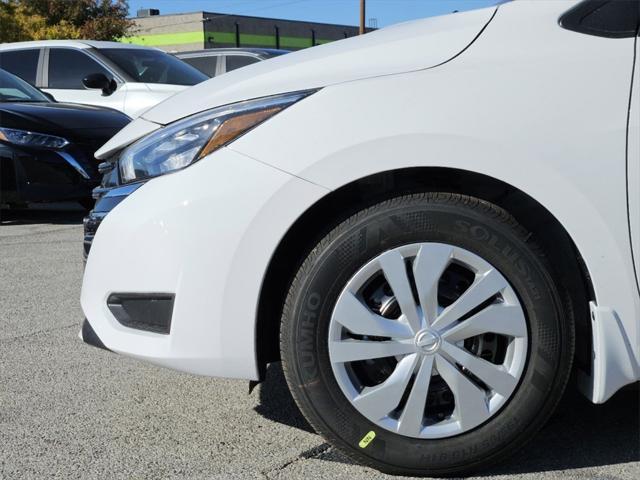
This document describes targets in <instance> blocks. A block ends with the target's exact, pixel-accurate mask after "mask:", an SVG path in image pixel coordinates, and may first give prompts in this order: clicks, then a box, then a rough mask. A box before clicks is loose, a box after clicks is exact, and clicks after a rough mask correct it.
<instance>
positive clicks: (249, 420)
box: [0, 209, 640, 480]
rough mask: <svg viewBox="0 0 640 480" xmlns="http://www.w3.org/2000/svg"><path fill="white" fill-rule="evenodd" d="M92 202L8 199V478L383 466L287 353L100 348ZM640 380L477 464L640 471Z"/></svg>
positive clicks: (309, 475)
mask: <svg viewBox="0 0 640 480" xmlns="http://www.w3.org/2000/svg"><path fill="white" fill-rule="evenodd" d="M82 215H83V213H82V212H81V211H80V210H75V211H62V210H56V209H53V210H47V211H24V212H17V213H16V212H13V213H11V214H8V213H7V212H1V213H0V326H1V327H2V328H1V329H0V479H21V480H22V479H30V478H37V479H40V478H65V479H67V478H82V479H93V478H96V479H98V478H99V479H103V478H109V479H112V478H123V479H124V478H126V479H129V478H135V479H147V478H148V479H159V478H189V479H216V478H225V479H226V478H261V479H296V478H305V479H313V478H328V479H329V478H330V479H349V480H356V479H366V480H371V479H378V478H398V477H386V476H384V475H381V474H380V473H378V472H376V471H374V470H371V469H368V468H363V467H360V466H358V465H355V464H354V463H352V462H351V461H350V460H349V459H347V458H345V457H344V456H342V455H341V454H340V453H339V452H337V451H336V450H334V449H333V448H331V447H330V446H329V445H327V444H326V443H325V442H324V441H323V440H322V438H321V437H319V436H318V435H316V434H315V433H313V432H312V431H311V429H310V428H309V426H308V425H307V423H306V422H305V420H304V419H303V417H302V416H301V414H300V413H299V411H298V410H297V408H296V406H295V404H294V403H293V400H292V399H291V396H290V395H289V392H288V390H287V387H286V384H285V381H284V378H283V376H282V372H281V370H280V367H279V365H272V366H270V367H269V369H268V379H267V381H266V382H265V383H264V384H262V385H260V386H259V387H258V388H256V389H255V390H254V392H253V393H252V394H251V395H249V393H248V383H247V382H243V381H235V380H225V379H209V378H202V377H196V376H192V375H187V374H182V373H177V372H172V371H169V370H164V369H161V368H157V367H154V366H150V365H146V364H144V363H140V362H137V361H135V360H132V359H127V358H124V357H121V356H118V355H115V354H112V353H109V352H105V351H102V350H99V349H96V348H92V347H90V346H88V345H85V344H83V343H82V342H81V341H80V340H79V339H78V331H79V329H80V325H81V321H82V319H83V316H82V311H81V309H80V305H79V296H80V285H81V280H82V255H81V251H82ZM639 411H640V398H639V392H638V389H637V388H632V389H628V390H624V391H621V392H619V393H618V394H616V395H615V396H614V398H613V399H612V400H611V401H610V402H608V403H607V404H605V405H591V404H589V403H588V402H587V401H586V400H585V399H584V398H582V397H581V396H580V395H578V394H576V393H574V392H572V391H570V392H569V394H568V395H567V396H566V398H565V400H564V401H563V402H562V404H561V406H560V408H559V410H558V412H557V413H556V414H555V415H554V417H553V418H552V419H551V421H550V422H549V424H548V425H547V426H546V427H545V428H544V429H543V430H542V432H541V433H540V434H539V435H538V436H537V437H536V438H534V439H533V440H532V442H531V443H530V444H529V446H528V447H527V448H526V449H525V450H524V451H523V452H521V453H520V454H519V455H518V456H517V457H516V458H514V459H512V460H511V461H509V462H508V463H506V464H504V465H501V466H500V467H498V468H495V469H494V470H492V471H490V472H486V474H485V475H484V476H482V477H477V478H486V479H489V478H491V479H493V478H500V479H506V478H521V479H580V480H585V479H598V480H600V479H610V480H613V479H629V480H632V479H633V480H637V479H640V418H639Z"/></svg>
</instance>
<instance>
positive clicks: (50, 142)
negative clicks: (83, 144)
mask: <svg viewBox="0 0 640 480" xmlns="http://www.w3.org/2000/svg"><path fill="white" fill-rule="evenodd" d="M0 140H4V141H5V142H9V143H13V144H15V145H22V146H24V147H40V148H53V149H56V150H59V149H61V148H64V147H66V146H67V145H69V142H68V141H67V140H66V139H65V138H62V137H56V136H55V135H46V134H44V133H36V132H29V131H27V130H15V129H13V128H0Z"/></svg>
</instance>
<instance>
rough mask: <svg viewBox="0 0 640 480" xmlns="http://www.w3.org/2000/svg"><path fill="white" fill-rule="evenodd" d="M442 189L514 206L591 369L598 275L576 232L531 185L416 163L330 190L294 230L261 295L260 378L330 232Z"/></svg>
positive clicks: (584, 365)
mask: <svg viewBox="0 0 640 480" xmlns="http://www.w3.org/2000/svg"><path fill="white" fill-rule="evenodd" d="M427 191H432V192H436V191H442V192H449V193H460V194H465V195H470V196H474V197H477V198H480V199H482V200H486V201H489V202H491V203H494V204H496V205H498V206H499V207H501V208H503V209H505V210H506V211H508V212H509V213H510V214H511V215H513V216H514V217H515V218H516V220H517V221H518V222H519V223H520V224H521V225H522V226H523V227H524V228H525V229H527V231H529V232H530V233H531V235H532V236H533V237H534V239H535V240H536V242H537V243H538V244H539V245H540V246H541V247H542V249H543V250H544V252H545V254H546V255H547V256H548V257H549V260H550V263H551V264H552V265H557V268H556V269H555V270H556V271H555V272H554V273H555V275H556V277H557V280H558V281H560V282H562V284H563V285H565V286H566V290H567V293H568V295H569V297H570V298H569V300H570V304H571V307H572V310H573V313H574V316H575V321H576V337H577V338H576V340H577V342H576V365H577V366H578V367H579V368H581V369H582V370H584V371H586V372H589V371H590V368H591V355H592V332H591V322H590V314H589V301H590V300H595V293H594V288H593V284H592V282H591V277H590V275H589V272H588V270H587V267H586V264H585V263H584V261H583V260H582V256H581V254H580V252H579V251H578V248H577V246H576V244H575V242H574V241H573V239H572V238H571V236H570V234H569V233H568V232H567V230H566V229H565V228H564V226H563V225H562V224H561V223H560V222H559V221H558V220H557V218H556V217H555V216H554V215H553V214H552V213H551V212H550V211H549V210H548V209H546V208H545V207H544V206H543V205H542V204H541V203H539V202H538V201H537V200H535V199H534V198H532V197H531V196H530V195H528V194H527V193H526V192H524V191H522V190H520V189H518V188H516V187H514V186H512V185H510V184H508V183H506V182H504V181H502V180H499V179H496V178H494V177H491V176H487V175H484V174H480V173H477V172H472V171H468V170H461V169H456V168H445V167H409V168H402V169H396V170H388V171H384V172H379V173H376V174H373V175H370V176H366V177H363V178H360V179H357V180H354V181H352V182H350V183H348V184H346V185H344V186H342V187H340V188H338V189H336V190H333V191H331V192H330V193H328V194H327V195H325V196H324V197H323V198H321V199H320V200H318V201H317V202H316V203H315V204H313V205H312V206H311V207H309V208H308V209H307V210H306V211H305V212H304V213H303V214H302V215H301V216H300V217H299V218H298V219H297V220H296V222H295V223H294V224H293V225H292V226H291V227H290V228H289V229H288V231H287V232H286V234H285V235H284V237H283V238H282V239H281V241H280V243H279V244H278V246H277V248H276V250H275V251H274V254H273V256H272V257H271V260H270V262H269V264H268V267H267V270H266V273H265V276H264V279H263V282H262V286H261V289H260V296H259V299H258V309H257V317H256V335H255V342H256V344H255V348H256V358H257V363H258V371H259V373H260V379H261V380H262V379H264V376H265V371H266V365H267V364H268V363H270V362H273V361H277V360H279V359H280V351H279V336H280V317H281V314H282V305H283V304H284V300H285V298H286V295H287V292H288V289H289V286H290V284H291V281H292V280H293V276H294V275H295V273H296V272H297V270H298V268H299V266H300V265H301V263H302V262H303V261H304V259H305V258H306V256H307V254H308V253H309V252H310V250H311V248H312V247H313V245H315V244H316V243H317V242H318V241H319V240H320V239H321V238H322V237H323V236H324V235H326V234H327V233H328V232H329V231H331V229H333V228H334V227H335V226H337V225H338V224H339V223H340V222H341V221H343V220H345V219H346V218H348V217H349V216H351V215H352V214H354V213H356V212H357V211H359V210H361V209H362V208H365V207H366V206H368V205H371V204H373V203H377V202H379V201H382V200H385V199H388V198H390V197H393V196H397V195H404V194H410V193H416V192H427Z"/></svg>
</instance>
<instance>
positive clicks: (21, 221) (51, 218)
mask: <svg viewBox="0 0 640 480" xmlns="http://www.w3.org/2000/svg"><path fill="white" fill-rule="evenodd" d="M86 214H87V211H86V210H85V209H83V208H82V207H81V206H80V205H79V204H77V203H74V202H68V203H56V204H43V205H37V206H31V207H29V208H21V209H12V210H8V209H7V210H5V209H2V210H0V226H5V225H6V226H8V225H31V224H42V223H45V224H51V225H80V224H82V218H83V217H84V216H85V215H86Z"/></svg>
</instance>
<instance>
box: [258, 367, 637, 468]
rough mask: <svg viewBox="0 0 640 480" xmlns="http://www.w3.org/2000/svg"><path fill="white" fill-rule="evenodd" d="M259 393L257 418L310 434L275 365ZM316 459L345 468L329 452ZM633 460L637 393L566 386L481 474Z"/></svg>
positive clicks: (332, 453)
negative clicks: (512, 447)
mask: <svg viewBox="0 0 640 480" xmlns="http://www.w3.org/2000/svg"><path fill="white" fill-rule="evenodd" d="M259 392H260V404H259V405H258V406H257V407H256V408H255V410H256V412H258V413H259V414H260V415H262V416H264V417H265V418H267V419H269V420H273V421H274V422H279V423H282V424H285V425H288V426H291V427H295V428H299V429H302V430H304V431H307V432H312V431H313V430H312V429H311V427H310V426H309V424H308V423H307V422H306V420H305V419H304V417H303V416H302V414H301V413H300V411H299V410H298V408H297V406H296V404H295V402H294V400H293V398H292V397H291V394H290V393H289V389H288V387H287V384H286V382H285V379H284V375H283V373H282V368H281V366H280V364H279V363H277V364H271V365H269V367H268V368H267V379H266V381H265V382H264V383H263V384H262V385H261V386H260V389H259ZM321 447H322V446H321ZM314 450H315V449H314ZM312 453H313V452H312ZM302 456H303V457H304V456H305V455H304V454H303V455H302ZM320 458H322V459H323V460H325V461H336V462H341V463H350V461H349V460H348V459H347V458H345V457H343V456H342V455H340V454H339V453H337V452H334V451H331V452H330V453H328V454H325V455H322V456H321V457H320ZM637 461H640V391H639V389H638V388H637V387H635V386H632V387H630V388H626V389H624V390H622V391H620V392H618V393H617V394H616V395H615V396H614V397H613V398H611V399H610V400H609V401H608V402H607V403H605V404H604V405H593V404H592V403H590V402H589V401H588V400H587V399H585V398H584V397H583V396H582V395H580V393H578V392H577V391H576V390H575V388H572V387H569V390H568V391H567V393H566V394H565V397H564V399H563V400H562V402H561V403H560V405H559V407H558V409H557V410H556V413H555V414H554V415H553V417H551V419H550V420H549V422H548V423H547V425H546V426H545V427H544V428H543V429H542V430H541V431H540V433H538V435H537V436H536V437H535V438H534V439H533V440H532V441H531V442H530V443H529V444H528V445H527V447H525V449H524V450H523V451H521V452H520V453H519V454H517V455H516V456H515V457H513V458H511V459H510V460H509V461H507V462H506V463H504V464H502V465H499V466H497V467H494V468H493V469H491V470H489V471H486V472H484V474H486V475H498V474H502V475H509V474H521V473H536V472H545V471H555V470H568V469H574V468H587V467H598V466H606V465H614V464H619V463H627V462H637Z"/></svg>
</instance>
